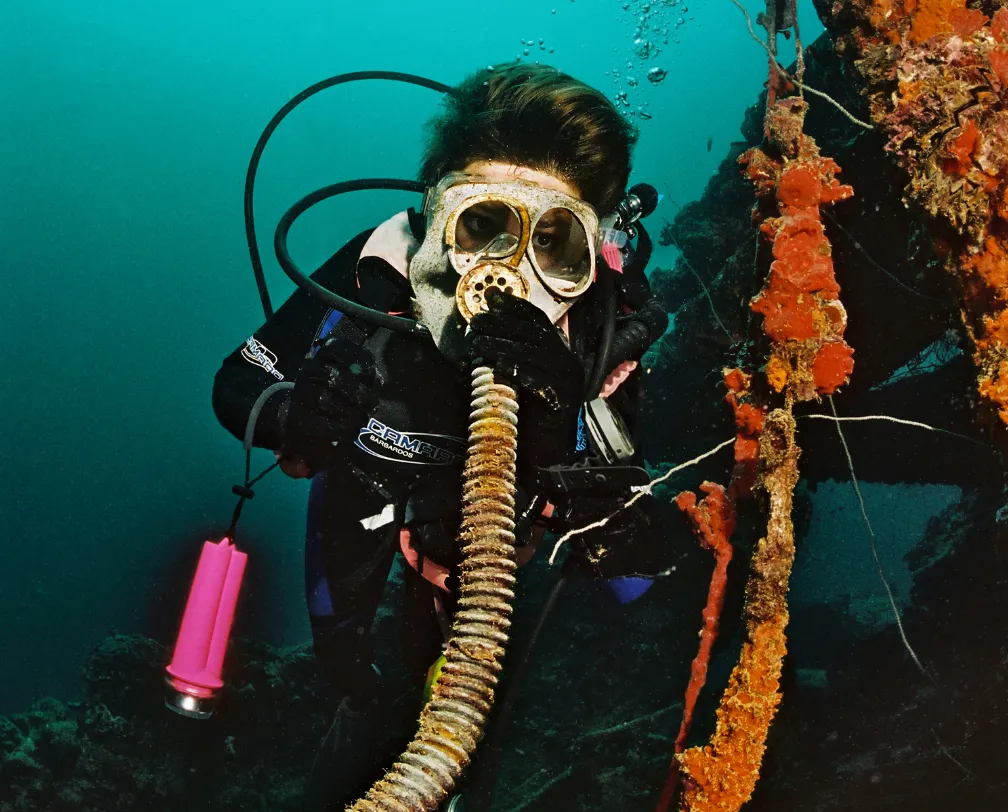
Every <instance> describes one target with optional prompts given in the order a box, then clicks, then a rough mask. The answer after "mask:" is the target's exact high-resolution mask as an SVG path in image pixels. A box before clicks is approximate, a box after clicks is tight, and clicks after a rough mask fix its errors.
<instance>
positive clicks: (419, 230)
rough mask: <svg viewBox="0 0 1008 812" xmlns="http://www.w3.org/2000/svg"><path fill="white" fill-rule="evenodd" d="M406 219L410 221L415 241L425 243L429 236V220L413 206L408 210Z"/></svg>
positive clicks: (410, 228)
mask: <svg viewBox="0 0 1008 812" xmlns="http://www.w3.org/2000/svg"><path fill="white" fill-rule="evenodd" d="M406 217H407V219H408V221H409V230H410V233H411V234H412V235H413V239H414V240H416V241H417V242H423V241H424V237H425V236H426V235H427V218H426V217H424V215H423V214H422V213H420V212H418V211H417V210H416V209H415V208H414V207H413V206H410V207H409V208H408V209H406Z"/></svg>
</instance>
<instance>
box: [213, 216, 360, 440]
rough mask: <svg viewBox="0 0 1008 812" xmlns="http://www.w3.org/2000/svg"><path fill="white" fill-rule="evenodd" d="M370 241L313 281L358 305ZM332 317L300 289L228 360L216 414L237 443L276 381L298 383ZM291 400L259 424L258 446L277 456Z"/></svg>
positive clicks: (280, 402) (217, 381)
mask: <svg viewBox="0 0 1008 812" xmlns="http://www.w3.org/2000/svg"><path fill="white" fill-rule="evenodd" d="M370 235H371V231H370V230H369V231H366V232H364V233H363V234H360V235H358V236H357V237H355V238H354V239H352V240H351V241H350V242H348V243H347V244H346V245H344V246H343V247H342V248H341V249H340V250H339V251H337V252H336V253H335V254H334V255H333V256H332V257H330V258H329V259H328V260H327V261H326V262H325V263H323V264H322V266H321V267H319V269H318V270H317V271H315V273H313V274H312V275H311V278H312V279H314V280H315V281H316V282H318V283H319V284H320V285H322V286H323V287H326V288H329V289H330V290H335V291H336V292H337V293H339V294H340V295H343V296H348V297H349V298H353V299H356V296H354V295H353V294H354V292H355V289H356V284H355V271H356V267H357V260H358V258H359V257H360V253H361V250H362V249H363V247H364V243H365V242H367V238H368V237H369V236H370ZM328 311H329V306H328V305H326V304H325V303H323V302H320V301H319V300H317V299H315V298H313V297H312V296H311V295H310V294H309V293H307V292H306V291H304V290H302V289H300V288H298V289H297V290H295V291H294V293H292V294H291V296H290V298H289V299H287V301H286V302H284V304H283V305H282V306H281V307H280V308H279V309H278V310H277V311H276V312H275V313H274V314H273V317H272V318H271V319H269V321H267V322H266V323H265V324H263V325H262V326H261V327H259V329H258V330H256V331H255V333H253V334H252V337H251V339H249V340H246V341H245V342H244V343H242V345H241V346H239V347H238V348H237V349H236V350H235V351H234V352H232V353H231V354H230V355H229V356H228V357H227V358H225V359H224V362H223V363H222V364H221V368H220V369H219V370H218V371H217V374H216V376H215V377H214V385H213V396H212V403H213V410H214V414H215V415H216V416H217V420H218V421H219V422H220V424H221V425H222V426H224V428H226V429H227V430H228V431H229V432H231V434H233V435H234V436H235V437H237V438H238V439H239V440H242V439H243V438H244V435H245V425H246V423H247V422H248V418H249V414H250V412H251V411H252V406H253V404H254V403H255V401H256V399H257V398H258V397H259V395H261V394H262V392H263V391H264V390H265V389H266V388H267V387H269V386H271V385H272V384H274V383H276V382H277V381H278V380H284V381H296V380H297V375H298V371H299V370H300V369H301V366H302V364H303V363H304V361H305V358H306V357H307V355H308V353H309V350H310V349H311V346H312V342H313V341H314V340H315V338H316V335H317V333H318V330H319V328H320V326H321V324H322V322H323V320H324V319H325V317H326V314H327V313H328ZM278 375H279V376H282V378H280V377H278ZM288 397H289V390H288V391H284V392H279V393H277V394H275V395H274V396H273V397H271V398H270V399H269V400H268V401H267V402H266V405H265V407H264V408H263V410H262V413H261V414H260V416H259V419H258V421H257V422H256V431H255V437H254V444H255V445H256V446H259V447H262V448H269V449H272V450H274V451H276V450H278V449H279V448H280V445H281V442H282V439H283V418H284V415H285V413H286V408H287V401H288Z"/></svg>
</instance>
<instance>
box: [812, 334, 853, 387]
mask: <svg viewBox="0 0 1008 812" xmlns="http://www.w3.org/2000/svg"><path fill="white" fill-rule="evenodd" d="M853 371H854V350H853V349H852V348H851V347H850V345H848V344H846V343H845V342H842V341H840V342H835V343H832V344H825V345H823V346H822V347H821V348H820V349H819V352H818V353H816V357H815V361H813V362H812V377H814V378H815V380H816V383H817V384H818V386H819V393H820V394H822V395H832V394H833V392H834V391H835V390H836V388H837V387H839V386H843V385H844V384H845V383H847V378H848V377H849V376H850V374H851V373H852V372H853Z"/></svg>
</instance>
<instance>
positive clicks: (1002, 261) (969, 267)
mask: <svg viewBox="0 0 1008 812" xmlns="http://www.w3.org/2000/svg"><path fill="white" fill-rule="evenodd" d="M962 268H963V271H964V272H965V274H966V280H967V284H968V287H969V293H970V294H971V295H972V296H973V297H980V298H984V299H988V298H992V299H993V300H995V301H1002V302H1006V301H1008V254H1006V252H1005V246H1004V245H1003V243H1002V242H1001V241H1000V240H998V239H997V238H996V237H988V238H987V239H986V240H985V241H984V248H983V250H982V251H980V252H978V253H976V254H974V255H973V256H972V257H970V258H969V259H967V260H966V261H965V262H963V264H962Z"/></svg>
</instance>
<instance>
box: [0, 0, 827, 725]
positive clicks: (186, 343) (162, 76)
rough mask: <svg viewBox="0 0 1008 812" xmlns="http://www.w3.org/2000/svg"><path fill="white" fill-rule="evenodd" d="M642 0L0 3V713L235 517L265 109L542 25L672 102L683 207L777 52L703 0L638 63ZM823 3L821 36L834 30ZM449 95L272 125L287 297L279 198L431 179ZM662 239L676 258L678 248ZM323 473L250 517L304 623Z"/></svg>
mask: <svg viewBox="0 0 1008 812" xmlns="http://www.w3.org/2000/svg"><path fill="white" fill-rule="evenodd" d="M637 5H638V3H633V4H632V6H631V8H630V9H629V10H623V9H622V7H621V6H622V4H621V3H619V2H616V0H577V2H574V3H571V2H569V1H568V0H563V2H561V0H556V2H555V3H554V4H553V6H551V5H550V4H549V3H545V2H532V1H531V0H521V1H520V2H512V3H509V4H508V5H507V7H506V9H505V8H504V7H498V8H495V9H492V10H488V9H487V7H486V6H483V5H480V6H474V7H473V8H471V9H468V10H467V9H464V8H461V9H458V10H450V9H449V6H448V4H440V3H433V4H428V5H426V6H425V5H423V4H417V3H406V2H400V1H399V0H386V2H384V3H381V4H380V6H377V5H374V4H363V3H361V4H358V3H342V2H340V3H336V2H326V3H321V2H293V3H286V4H281V3H256V2H253V3H248V2H243V3H238V2H215V3H201V2H194V1H193V0H183V2H175V3H171V4H144V5H143V6H140V5H138V4H136V3H132V2H125V1H122V2H115V1H114V0H113V1H112V2H101V3H97V4H95V3H86V4H85V3H76V2H71V1H70V0H67V1H66V2H38V3H36V2H30V3H29V2H18V1H17V0H15V2H10V3H5V4H4V8H3V11H0V22H2V25H0V73H2V75H3V77H4V79H3V80H2V81H0V94H2V95H0V104H2V106H3V110H4V120H5V123H4V127H3V128H2V129H0V185H2V188H3V194H2V197H0V206H2V210H0V211H2V216H0V229H2V233H3V245H4V247H5V256H4V260H3V268H4V270H3V280H2V285H3V289H2V295H0V325H2V326H0V330H2V331H3V343H4V346H5V347H6V351H5V357H6V362H5V364H4V379H5V382H6V385H5V394H4V397H3V398H2V401H0V409H2V420H3V425H4V426H5V427H6V428H5V431H4V434H5V436H4V441H3V456H4V460H5V465H4V473H3V483H4V484H3V489H2V497H0V500H2V501H0V514H2V527H3V535H4V537H5V542H4V543H3V544H2V545H0V573H2V575H0V617H3V618H5V622H4V623H3V629H2V631H0V651H3V652H5V656H3V657H2V658H0V684H3V686H4V690H3V693H2V695H0V711H2V710H7V711H13V710H16V709H19V708H22V707H24V706H25V705H26V704H27V703H28V702H29V701H30V700H32V699H33V698H37V697H40V696H44V695H47V694H51V693H54V694H58V695H66V694H73V693H74V692H75V691H76V690H77V689H78V683H77V676H76V671H77V668H78V664H79V663H80V661H81V659H82V658H83V656H84V655H85V653H86V652H88V651H89V650H90V649H91V647H92V645H93V644H94V642H95V641H96V640H98V639H100V638H101V637H102V636H104V635H105V634H107V633H108V631H109V630H110V629H112V628H116V629H120V630H123V631H128V630H139V629H141V628H144V627H145V624H146V623H148V622H149V620H150V619H149V618H148V617H147V615H148V614H149V611H150V610H149V609H148V606H149V601H148V596H149V595H151V593H152V592H153V593H156V592H158V591H159V590H163V589H164V588H165V587H166V580H168V579H171V578H175V577H177V573H176V568H177V567H179V566H183V565H182V563H181V562H180V558H184V557H185V556H189V555H191V552H192V549H193V545H194V544H195V543H196V542H197V541H198V540H199V539H200V538H201V537H202V535H203V534H204V532H205V531H206V528H207V527H210V526H216V525H218V524H219V523H220V522H226V520H227V517H228V516H229V515H230V511H231V507H232V498H231V495H230V485H231V483H232V480H234V479H236V477H238V476H239V475H240V473H241V464H242V459H241V454H240V449H239V448H238V446H237V445H236V444H235V442H234V441H233V440H232V438H231V437H230V436H228V435H227V434H226V433H225V432H224V431H222V430H221V429H220V427H219V426H218V425H217V423H216V421H215V420H214V417H213V414H212V412H211V411H210V408H209V403H210V387H211V384H212V380H213V374H214V372H215V371H216V369H217V366H218V364H219V362H220V360H221V358H223V356H224V355H226V354H227V353H228V352H230V351H231V349H233V347H234V346H236V344H237V343H238V342H239V341H241V340H242V337H243V336H244V335H246V334H247V333H249V332H250V330H251V329H252V328H253V327H254V326H256V325H257V324H258V323H259V321H260V320H261V311H260V310H259V304H258V299H257V296H256V289H255V284H254V282H253V280H252V275H251V271H250V268H249V264H248V252H247V249H246V247H245V237H244V231H243V220H242V184H243V181H244V175H245V169H246V167H247V165H248V158H249V154H250V153H251V149H252V147H253V146H254V144H255V141H256V139H257V137H258V135H259V133H260V131H261V130H262V128H263V127H264V126H265V124H266V122H267V121H268V120H269V118H270V117H271V116H272V115H273V113H274V112H275V111H276V110H277V109H279V107H280V106H281V105H282V104H283V103H284V102H285V101H286V100H287V99H288V98H290V97H291V96H293V95H294V94H295V93H297V92H298V91H300V90H301V89H302V88H304V87H306V86H308V85H309V84H312V83H313V82H315V81H318V80H319V79H322V78H324V77H326V76H329V75H333V74H336V73H340V72H343V71H351V70H361V69H384V70H403V71H412V72H416V73H420V74H423V75H426V76H429V77H431V78H434V79H438V80H440V81H443V82H447V83H452V82H455V81H458V80H459V79H461V78H462V77H463V76H464V75H465V74H466V73H467V72H469V71H471V70H473V69H475V68H478V67H480V66H483V65H485V64H491V63H496V62H501V61H506V60H509V59H513V58H515V57H516V56H518V55H519V54H521V52H522V51H523V50H524V48H523V46H522V44H521V42H522V41H523V40H529V39H534V40H535V41H536V42H538V40H539V39H540V38H542V39H544V40H545V44H546V45H547V47H549V48H553V49H554V52H553V53H548V52H542V51H539V49H538V46H534V47H533V51H534V54H533V56H531V57H529V58H532V59H534V58H536V57H541V58H544V61H545V57H547V56H548V57H549V61H550V62H552V64H555V65H556V66H558V67H560V68H562V69H564V70H566V71H569V72H571V73H572V74H574V75H576V76H578V77H579V78H582V79H583V80H584V81H587V82H588V83H590V84H594V85H596V86H598V87H600V88H601V89H603V90H605V91H607V92H609V93H610V94H611V95H615V94H616V93H617V92H619V90H620V89H623V90H628V91H631V92H632V91H633V90H634V88H632V87H631V86H628V85H626V84H625V82H616V81H614V80H613V78H612V76H611V75H608V76H607V75H606V72H607V71H608V72H610V73H611V72H612V71H614V70H616V71H621V72H622V73H623V74H624V76H626V75H630V74H636V75H637V78H638V80H639V85H638V87H637V89H636V90H637V92H636V93H634V98H635V99H638V100H639V101H640V103H641V104H643V103H647V105H648V106H647V107H646V110H647V111H648V112H649V114H650V115H651V116H652V118H651V119H650V120H646V121H645V120H639V123H640V125H641V130H642V138H641V141H640V146H639V149H638V152H637V159H636V162H635V175H634V180H638V179H640V180H647V181H649V182H652V183H654V184H655V185H656V186H659V187H660V188H662V189H663V190H665V191H666V192H667V194H669V195H670V197H671V198H672V199H674V200H676V201H677V202H679V203H680V204H682V203H685V202H687V201H689V200H691V199H694V198H696V197H697V196H698V195H699V194H700V192H701V191H702V189H703V186H704V184H705V182H706V180H707V177H708V176H709V175H710V173H711V172H712V171H713V169H714V167H715V166H716V165H717V162H718V161H719V160H720V158H721V156H722V155H723V153H724V150H725V148H726V144H727V142H729V141H733V140H737V138H738V137H739V136H738V123H739V120H740V117H741V111H742V110H743V109H744V107H745V106H746V105H748V104H750V103H751V102H752V99H753V98H754V96H755V94H756V93H757V92H758V90H759V88H760V87H761V85H762V83H763V81H764V77H765V69H764V67H765V60H764V59H763V57H762V56H761V54H762V52H761V50H760V48H759V46H757V45H756V44H755V43H754V42H752V40H750V39H749V37H748V34H747V33H746V30H745V26H744V23H743V20H742V17H741V15H740V14H739V12H738V10H737V9H736V8H735V7H734V6H731V5H730V4H729V3H727V2H726V3H723V4H720V3H688V4H686V3H683V4H681V6H686V7H688V11H684V12H683V13H682V15H679V14H678V13H672V12H670V13H669V18H670V19H671V20H672V21H673V25H674V20H675V19H677V18H678V17H679V16H683V18H684V24H683V25H682V26H681V27H680V28H679V29H678V31H677V33H676V34H675V36H674V37H673V39H672V40H671V41H670V44H669V45H668V46H664V50H663V52H662V53H661V54H659V55H658V57H655V58H653V59H651V60H648V61H647V63H642V62H641V60H639V59H638V58H637V57H636V56H635V55H634V53H633V27H634V21H635V19H636V18H635V16H634V13H633V12H634V11H635V10H636V7H637ZM554 7H555V11H556V13H555V14H553V13H551V11H552V10H553V8H554ZM803 8H804V7H803ZM756 10H758V9H757V8H756V6H755V5H754V12H753V13H754V14H755V11H756ZM805 16H806V17H807V19H808V20H809V21H810V22H809V23H808V24H807V25H808V28H809V29H810V30H809V32H808V34H807V35H806V36H807V38H808V40H809V41H811V38H812V37H813V36H814V35H815V34H816V33H817V30H819V25H818V22H817V21H816V22H814V23H813V22H812V21H813V20H814V15H813V14H811V13H806V15H805ZM676 38H678V39H679V42H678V43H676V42H675V41H674V39H676ZM714 43H716V45H715V44H714ZM628 62H629V63H631V64H632V65H633V67H632V68H628V67H627V63H628ZM654 65H658V66H661V67H662V68H664V69H665V70H667V71H668V77H667V78H666V79H665V81H664V83H663V84H662V85H659V86H651V85H650V84H649V83H648V82H647V81H645V69H646V68H647V67H651V66H654ZM436 105H437V98H436V95H435V94H433V93H431V92H429V91H425V90H422V89H414V88H409V87H397V86H389V85H385V84H381V83H367V84H358V85H356V86H351V87H348V88H346V89H336V90H331V91H328V92H327V93H325V94H323V95H322V96H320V97H318V98H317V99H313V100H312V101H311V102H310V103H308V104H305V105H303V106H302V107H301V108H300V109H299V110H298V111H297V113H296V114H295V115H294V116H292V117H291V118H290V119H289V120H288V121H287V122H285V124H284V125H283V126H282V127H281V128H280V130H279V131H278V132H277V134H276V135H275V136H274V138H273V140H272V141H271V143H270V145H269V148H268V150H267V152H266V154H265V156H264V159H263V164H262V167H261V170H260V173H259V181H258V184H257V189H256V192H257V195H256V215H257V219H258V222H259V224H260V225H259V229H260V241H261V242H262V243H263V255H264V257H265V261H266V266H267V272H268V275H269V280H270V284H271V289H272V291H273V297H274V301H282V299H283V298H284V297H285V296H286V295H287V293H288V292H289V291H290V290H291V285H290V283H289V282H288V281H287V279H286V277H284V276H283V274H282V273H281V272H280V270H279V268H278V267H277V266H276V263H275V260H273V258H272V255H271V252H270V250H269V241H270V235H271V234H272V229H273V223H275V222H276V220H277V219H278V218H279V216H280V214H282V212H283V211H284V210H285V209H286V208H287V207H288V206H289V205H290V204H291V203H292V202H293V201H294V200H296V199H297V198H298V197H300V196H301V195H303V194H305V193H306V192H308V191H310V190H312V189H315V188H317V187H318V186H321V185H324V184H325V183H331V182H334V181H336V180H341V179H345V178H351V177H368V176H372V175H390V176H398V177H413V176H414V174H415V171H416V167H417V163H418V161H419V154H420V149H421V143H422V142H421V139H420V128H421V126H422V124H423V122H424V121H425V120H426V118H427V117H428V116H429V115H431V114H432V113H433V112H434V111H435V110H436ZM708 138H712V139H713V145H714V146H713V148H712V149H711V151H709V152H708V151H707V139H708ZM411 202H414V201H413V199H411V198H408V197H407V196H402V197H401V198H397V197H396V196H395V195H394V194H389V193H386V194H380V193H369V194H365V195H358V196H355V197H354V199H352V200H345V201H330V202H329V203H328V204H326V205H323V206H320V207H318V208H319V211H313V212H311V213H310V215H309V216H307V217H306V218H304V220H305V222H304V223H299V224H298V228H297V230H296V231H295V233H294V235H293V238H292V250H294V252H295V255H296V256H297V257H298V259H299V261H300V262H302V263H303V265H304V266H306V267H309V266H312V265H313V263H317V262H321V261H322V260H323V259H325V258H326V257H328V256H329V255H330V253H331V252H332V251H333V250H334V249H335V248H336V247H338V246H339V245H341V244H342V242H343V241H344V240H345V239H346V238H347V237H348V235H351V234H356V233H358V232H359V231H361V230H362V229H364V228H367V227H369V226H371V225H373V224H374V223H375V222H378V221H379V220H380V219H381V218H383V217H384V216H386V215H387V213H388V212H390V211H392V210H394V209H393V208H392V207H394V206H400V205H402V204H407V205H408V204H409V203H411ZM663 206H664V207H665V209H666V212H665V213H666V215H667V216H668V217H671V216H672V214H673V213H674V212H673V211H669V206H670V204H668V203H665V204H663ZM657 253H658V255H657V261H658V263H659V264H665V265H666V266H667V265H668V264H669V263H670V261H671V260H672V258H673V257H674V254H672V253H671V252H670V251H668V250H665V249H660V248H659V250H658V252H657ZM304 493H305V491H304V488H303V487H302V486H301V485H299V484H298V483H294V482H289V481H286V480H285V479H284V478H281V477H277V478H273V479H272V481H269V482H268V484H265V485H264V487H263V488H262V491H261V496H260V498H259V499H258V500H257V501H256V502H255V503H254V504H252V505H250V506H249V509H248V510H247V511H246V515H245V517H244V518H243V522H246V523H247V524H245V528H246V532H247V533H248V534H249V536H250V537H251V538H255V539H256V540H257V546H256V549H255V550H254V555H255V556H256V558H257V560H258V561H257V562H256V559H254V563H253V568H254V569H253V573H252V576H253V577H255V578H256V580H257V589H256V590H255V593H256V594H255V596H254V597H250V598H249V599H248V604H247V605H246V609H245V611H246V612H247V614H246V618H250V619H251V620H250V622H253V623H254V625H256V626H257V627H258V628H259V629H260V630H261V632H262V633H263V634H265V635H266V636H267V637H268V638H269V639H271V640H275V641H281V642H290V641H294V640H300V639H302V638H304V636H305V634H306V623H305V621H304V617H303V615H304V613H303V610H302V599H301V590H302V587H301V566H302V564H301V533H302V527H303V518H304ZM183 550H184V552H183ZM256 563H258V565H259V566H256Z"/></svg>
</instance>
